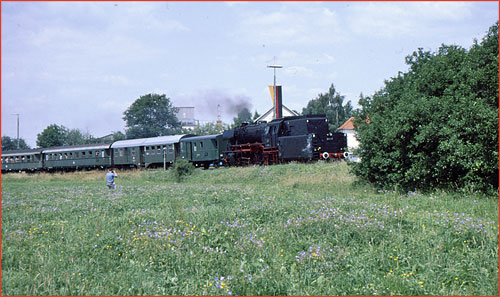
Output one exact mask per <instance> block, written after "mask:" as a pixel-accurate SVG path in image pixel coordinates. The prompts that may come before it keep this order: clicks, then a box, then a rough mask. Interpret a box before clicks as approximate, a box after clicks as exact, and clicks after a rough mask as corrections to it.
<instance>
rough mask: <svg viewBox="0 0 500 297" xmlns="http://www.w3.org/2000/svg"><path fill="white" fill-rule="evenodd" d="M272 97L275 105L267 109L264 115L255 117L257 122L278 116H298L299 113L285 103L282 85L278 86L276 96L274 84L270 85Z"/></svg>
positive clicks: (270, 119)
mask: <svg viewBox="0 0 500 297" xmlns="http://www.w3.org/2000/svg"><path fill="white" fill-rule="evenodd" d="M269 91H270V92H271V99H273V107H271V109H269V110H268V111H266V112H265V113H264V114H263V115H261V116H260V117H258V118H257V119H255V122H259V121H266V122H270V121H272V120H274V119H276V118H284V117H292V116H298V115H299V114H298V113H296V112H295V111H293V110H291V109H289V108H288V107H286V106H285V105H283V103H282V102H283V99H282V98H283V95H282V91H281V86H276V96H274V86H269Z"/></svg>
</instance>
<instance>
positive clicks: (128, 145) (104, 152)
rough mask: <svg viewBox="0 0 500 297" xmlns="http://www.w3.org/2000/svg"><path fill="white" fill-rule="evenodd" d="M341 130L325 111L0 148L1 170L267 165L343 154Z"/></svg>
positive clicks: (345, 145) (343, 144)
mask: <svg viewBox="0 0 500 297" xmlns="http://www.w3.org/2000/svg"><path fill="white" fill-rule="evenodd" d="M346 147H347V138H346V135H345V134H344V133H338V132H337V133H335V132H330V131H329V130H328V121H327V119H326V117H325V116H324V115H310V116H295V117H285V118H281V119H276V120H273V121H271V122H269V123H267V122H260V123H255V124H247V123H245V124H242V125H240V126H239V127H236V128H234V129H232V130H226V131H224V133H223V134H216V135H205V136H195V135H171V136H160V137H150V138H141V139H129V140H120V141H115V142H113V143H107V144H88V145H79V146H62V147H52V148H44V149H32V150H22V151H8V152H5V153H2V156H1V162H2V172H9V171H58V170H64V171H69V170H81V169H92V168H131V167H134V168H152V167H164V168H167V167H168V166H169V165H170V164H172V163H173V162H174V161H175V160H176V159H177V158H183V159H186V160H188V161H189V162H191V163H192V164H193V165H194V166H196V167H204V168H208V167H210V166H221V165H222V166H244V165H250V164H264V165H271V164H277V163H280V162H288V161H300V162H309V161H315V160H329V159H341V158H344V157H347V152H345V151H344V150H345V148H346Z"/></svg>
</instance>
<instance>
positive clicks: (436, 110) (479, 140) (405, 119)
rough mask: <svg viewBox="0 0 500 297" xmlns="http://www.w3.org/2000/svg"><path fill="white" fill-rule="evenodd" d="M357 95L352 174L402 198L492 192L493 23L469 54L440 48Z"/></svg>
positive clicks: (495, 41)
mask: <svg viewBox="0 0 500 297" xmlns="http://www.w3.org/2000/svg"><path fill="white" fill-rule="evenodd" d="M406 63H407V64H408V65H409V66H410V68H409V70H408V72H406V73H399V74H398V76H397V77H395V78H392V79H390V80H388V81H386V82H385V87H384V88H383V89H382V90H380V91H379V92H377V93H375V94H374V95H373V96H372V97H363V96H362V95H361V98H360V101H359V103H360V105H361V106H362V110H361V111H360V112H359V114H358V117H359V120H358V122H357V125H358V137H359V139H360V140H361V144H360V157H361V159H362V162H361V163H358V164H354V165H353V167H354V172H355V173H356V174H357V175H358V176H359V177H361V178H363V179H364V180H367V181H369V182H372V183H374V184H376V185H377V186H378V187H381V188H399V189H402V190H404V191H408V190H414V189H420V190H433V189H436V188H444V189H447V188H461V189H468V190H480V191H487V190H491V189H496V188H498V23H497V24H496V25H495V26H493V27H492V28H491V29H490V31H489V33H488V35H487V36H486V37H485V38H484V39H483V41H482V42H481V43H480V44H475V45H474V46H473V47H472V48H471V49H470V51H467V50H465V49H463V48H460V47H458V46H446V45H442V46H441V47H440V48H439V49H438V51H437V52H435V53H431V52H428V51H423V50H422V49H419V50H418V51H417V52H414V53H413V54H412V55H410V56H408V57H407V58H406Z"/></svg>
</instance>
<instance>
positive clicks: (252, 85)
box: [1, 1, 499, 147]
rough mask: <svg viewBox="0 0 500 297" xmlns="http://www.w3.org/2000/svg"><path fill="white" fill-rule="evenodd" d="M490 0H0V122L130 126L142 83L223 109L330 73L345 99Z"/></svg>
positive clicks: (32, 135) (455, 30) (261, 101)
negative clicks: (126, 114)
mask: <svg viewBox="0 0 500 297" xmlns="http://www.w3.org/2000/svg"><path fill="white" fill-rule="evenodd" d="M498 11H499V7H498V2H476V1H474V2H462V1H457V2H453V1H445V2H435V1H432V2H365V1H361V2H295V1H293V2H161V1H160V2H157V1H154V2H129V1H126V2H120V1H116V2H113V1H106V2H95V1H94V2H80V1H78V2H64V1H62V2H59V1H55V2H24V1H22V2H5V1H2V2H1V68H2V70H1V101H2V102H1V118H2V122H1V131H2V136H10V137H13V138H15V137H16V136H17V135H16V134H17V132H16V131H17V116H16V115H15V114H19V119H20V126H19V131H20V137H21V138H23V139H25V140H26V142H27V144H28V145H30V146H31V147H36V138H37V134H39V133H41V132H42V131H43V130H44V129H45V128H46V127H47V126H49V125H51V124H57V125H63V126H65V127H67V128H69V129H80V130H81V131H83V132H88V133H90V134H91V135H93V136H95V137H101V136H105V135H107V134H110V133H113V132H116V131H122V132H124V131H125V121H124V120H123V112H124V111H125V110H126V109H127V108H128V107H129V106H130V105H131V104H132V103H133V102H134V101H135V100H136V99H138V98H139V97H141V96H142V95H145V94H149V93H157V94H165V95H166V96H167V97H168V98H170V99H171V100H172V102H173V104H174V105H175V106H194V107H195V117H196V119H197V120H199V121H200V122H201V123H207V122H214V121H216V120H217V116H218V112H217V105H218V104H220V105H221V107H220V116H221V118H222V120H223V122H225V123H231V122H232V119H233V117H235V116H236V111H235V107H237V106H246V107H248V108H249V110H250V111H251V112H252V113H253V112H255V111H257V112H258V113H260V114H262V113H264V112H266V111H267V110H269V109H270V108H271V107H272V100H271V95H270V93H269V89H268V86H269V85H272V84H273V70H272V69H271V68H268V67H267V66H269V65H281V66H283V68H281V69H277V71H276V81H277V84H278V85H282V86H283V104H284V105H285V106H287V107H289V108H291V109H294V110H296V111H299V112H301V111H302V108H303V107H305V106H306V105H307V103H308V102H309V101H310V100H311V99H314V98H316V97H317V96H318V95H319V94H320V93H327V92H328V88H329V87H330V85H331V84H332V83H333V84H334V86H335V89H336V90H337V92H338V93H340V94H341V95H343V96H345V99H344V103H347V101H351V104H352V105H353V106H354V107H359V105H358V104H357V102H358V99H359V96H360V94H361V93H362V94H363V95H365V96H370V95H372V94H373V93H375V92H376V91H378V90H380V89H381V88H383V86H384V81H385V80H389V79H390V78H391V77H395V76H397V74H398V72H399V71H402V72H405V71H406V70H407V69H408V66H407V65H406V64H405V57H406V56H408V55H410V54H412V53H413V51H416V50H418V48H423V49H424V50H428V51H437V49H438V48H439V47H440V46H441V45H442V44H446V45H452V44H453V45H459V46H462V47H464V48H466V49H468V48H470V46H471V45H472V44H473V43H474V40H475V39H476V40H479V41H480V40H481V39H482V38H483V36H485V34H486V32H487V31H488V28H489V27H490V26H492V25H493V24H494V23H495V22H496V21H498Z"/></svg>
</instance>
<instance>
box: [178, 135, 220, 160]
mask: <svg viewBox="0 0 500 297" xmlns="http://www.w3.org/2000/svg"><path fill="white" fill-rule="evenodd" d="M180 149H181V152H180V155H181V157H182V158H184V159H186V160H188V161H190V162H191V163H193V165H195V166H196V167H204V168H209V167H210V165H211V164H213V166H216V167H217V166H219V165H220V162H221V161H222V158H223V155H224V152H225V151H226V150H227V149H228V141H227V140H224V139H223V138H222V134H216V135H206V136H194V137H189V138H184V139H182V140H181V141H180Z"/></svg>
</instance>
